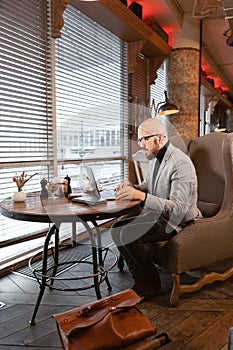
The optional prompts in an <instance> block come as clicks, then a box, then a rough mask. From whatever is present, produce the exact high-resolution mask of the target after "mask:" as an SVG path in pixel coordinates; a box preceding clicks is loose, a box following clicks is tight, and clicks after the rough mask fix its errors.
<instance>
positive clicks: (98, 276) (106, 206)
mask: <svg viewBox="0 0 233 350" xmlns="http://www.w3.org/2000/svg"><path fill="white" fill-rule="evenodd" d="M140 208H141V204H140V201H115V200H113V201H112V200H111V201H106V203H103V204H99V205H96V206H88V205H86V204H78V203H74V202H72V200H71V199H67V198H66V197H65V196H63V197H59V198H55V199H54V200H52V199H44V198H41V196H40V194H38V193H30V194H27V197H26V200H25V201H24V202H14V201H13V200H12V199H11V198H6V199H5V200H3V201H2V202H1V203H0V212H1V213H2V215H4V216H6V217H8V218H11V219H14V220H23V221H32V222H44V223H45V222H47V223H51V224H52V225H51V228H50V229H49V231H48V233H47V235H46V237H45V241H44V245H43V252H42V269H41V272H40V273H39V272H38V271H33V272H34V275H35V276H36V278H37V281H38V282H39V284H40V292H39V295H38V298H37V301H36V304H35V308H34V312H33V315H32V318H31V320H30V324H35V317H36V314H37V311H38V309H39V306H40V303H41V300H42V297H43V294H44V291H45V287H46V286H49V288H55V287H54V286H53V283H54V280H56V272H57V268H58V266H59V228H60V225H61V224H62V223H65V222H69V223H73V224H75V223H77V222H81V223H82V224H83V226H84V227H85V229H86V231H87V233H88V235H89V239H90V242H91V247H92V262H91V264H92V266H93V275H91V276H88V277H92V278H93V285H91V286H90V288H91V287H94V288H95V292H96V296H97V298H98V299H100V298H101V293H100V289H99V286H100V283H102V282H103V281H104V280H105V281H106V283H107V285H108V288H109V289H111V285H110V283H109V281H108V278H107V271H106V270H105V269H104V262H103V258H102V251H103V248H102V244H101V233H100V230H99V226H98V224H97V221H98V220H106V219H113V218H117V217H120V216H122V215H126V214H128V213H132V212H134V211H135V212H138V211H140ZM90 223H92V224H93V225H94V228H95V233H96V234H94V233H93V230H92V229H91V227H90ZM52 235H54V237H55V239H54V257H53V258H54V266H53V271H52V275H51V273H50V272H49V275H48V268H47V265H48V249H49V243H50V240H51V236H52ZM73 244H75V239H74V237H73ZM32 259H33V258H31V259H30V261H29V265H30V264H31V261H32ZM75 262H76V263H77V261H75ZM79 262H80V261H79ZM50 270H51V268H50ZM38 276H39V277H38ZM81 278H83V277H81ZM86 278H87V277H86ZM77 279H79V278H77ZM48 281H49V285H48ZM55 289H57V288H55ZM81 289H82V288H77V289H72V290H81ZM62 290H64V289H62Z"/></svg>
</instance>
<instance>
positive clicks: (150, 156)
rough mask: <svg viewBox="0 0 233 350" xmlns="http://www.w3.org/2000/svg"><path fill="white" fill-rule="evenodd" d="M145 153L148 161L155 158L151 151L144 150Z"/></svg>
mask: <svg viewBox="0 0 233 350" xmlns="http://www.w3.org/2000/svg"><path fill="white" fill-rule="evenodd" d="M144 153H145V156H146V158H147V159H148V160H152V159H154V158H155V156H154V154H153V153H152V152H151V151H149V150H144Z"/></svg>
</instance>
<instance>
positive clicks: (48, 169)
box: [0, 0, 128, 263]
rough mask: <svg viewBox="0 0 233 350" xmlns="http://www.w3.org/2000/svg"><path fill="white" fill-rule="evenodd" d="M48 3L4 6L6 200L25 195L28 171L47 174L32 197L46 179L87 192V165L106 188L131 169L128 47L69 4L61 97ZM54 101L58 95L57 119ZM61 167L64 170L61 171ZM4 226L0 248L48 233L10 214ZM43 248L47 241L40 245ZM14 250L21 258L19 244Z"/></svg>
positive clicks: (1, 144) (59, 42) (60, 44)
mask: <svg viewBox="0 0 233 350" xmlns="http://www.w3.org/2000/svg"><path fill="white" fill-rule="evenodd" d="M48 3H49V1H48V2H47V1H44V0H30V1H23V2H20V5H19V2H18V1H17V0H12V1H10V2H9V1H7V0H2V1H1V2H0V25H1V30H0V39H1V40H0V63H1V71H0V91H1V104H2V111H1V120H0V149H1V154H0V161H1V170H0V175H1V176H0V185H1V186H0V200H1V199H3V198H5V197H7V196H10V195H11V193H12V192H13V191H16V190H17V188H16V185H15V184H14V183H13V181H12V180H11V179H12V177H13V176H15V174H16V173H17V174H20V173H21V172H22V171H26V172H27V173H28V174H33V173H35V172H38V169H39V172H40V175H38V176H35V177H33V178H32V180H30V182H28V183H27V184H26V185H25V192H30V191H38V190H40V180H41V179H42V178H43V177H45V178H47V179H52V178H53V177H54V176H57V175H58V176H65V175H66V174H69V175H70V176H71V178H72V183H71V185H72V186H74V187H75V186H80V179H81V176H80V174H81V173H82V169H81V168H82V167H81V166H80V164H82V161H84V160H85V161H88V162H89V163H90V165H91V166H92V167H93V168H94V171H95V173H96V176H97V179H99V180H100V181H102V183H103V184H106V185H109V184H110V183H112V184H113V183H117V182H119V181H120V180H122V179H123V176H124V175H126V174H127V170H128V167H127V166H125V160H126V158H127V155H128V146H127V144H128V142H127V141H128V123H127V118H128V105H127V103H128V102H127V98H128V96H127V95H128V81H127V45H126V44H125V43H124V42H123V41H122V40H120V39H119V38H117V37H116V36H115V35H113V34H112V33H111V32H109V31H108V30H105V29H104V28H102V27H101V26H100V25H98V24H97V23H96V22H94V21H92V20H91V19H89V18H88V17H86V16H85V15H83V14H81V13H80V12H79V11H78V10H77V9H75V8H74V7H72V6H71V5H69V6H68V7H67V9H66V11H65V14H64V16H65V26H64V28H63V33H62V38H61V39H56V41H55V46H56V48H55V55H56V66H55V70H56V91H52V86H53V84H52V73H51V72H52V65H53V63H54V62H53V61H52V55H51V51H52V50H51V41H50V37H49V33H50V28H49V23H50V19H49V7H48V6H47V5H48ZM28 14H30V16H29V15H28ZM52 96H56V121H54V120H53V113H52V112H53V111H52V106H53V101H52ZM54 124H56V125H57V135H56V138H55V139H54V137H53V135H54V134H53V125H54ZM56 139H57V150H56V151H57V152H54V144H55V140H56ZM56 155H57V158H56ZM57 161H58V169H56V168H55V169H53V164H56V163H57ZM0 224H1V232H0V242H3V241H7V240H11V239H12V240H14V239H16V238H19V237H25V236H29V235H30V236H31V235H32V234H33V233H35V234H36V233H38V232H41V231H42V230H45V228H47V225H46V224H36V223H30V222H23V221H21V222H20V221H14V220H10V219H7V218H5V217H3V216H2V215H1V216H0ZM64 231H65V229H64ZM40 244H41V240H37V242H33V246H36V245H40ZM31 245H32V244H31ZM31 245H30V244H29V243H28V242H27V243H26V242H25V243H22V244H20V245H17V248H18V247H19V250H20V252H23V253H24V252H25V251H27V250H29V249H30V247H31ZM12 250H13V251H12V256H13V254H15V252H16V248H15V246H14V248H13V249H12ZM3 251H4V253H3V254H1V257H2V258H4V259H5V257H6V254H5V248H2V250H1V252H3ZM7 254H9V251H8V252H7ZM10 254H11V252H10ZM10 258H11V256H9V259H10ZM0 263H1V261H0Z"/></svg>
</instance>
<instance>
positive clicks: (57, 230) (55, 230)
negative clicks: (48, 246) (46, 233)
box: [50, 225, 59, 287]
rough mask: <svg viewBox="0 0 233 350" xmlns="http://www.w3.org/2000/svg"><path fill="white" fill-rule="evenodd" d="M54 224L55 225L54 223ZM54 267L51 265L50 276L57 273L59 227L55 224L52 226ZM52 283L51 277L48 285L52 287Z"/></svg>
mask: <svg viewBox="0 0 233 350" xmlns="http://www.w3.org/2000/svg"><path fill="white" fill-rule="evenodd" d="M54 226H55V225H54ZM54 234H55V237H54V256H53V258H54V267H53V274H52V277H55V276H56V273H57V268H58V262H59V227H58V225H56V227H55V228H54ZM53 283H54V278H52V279H51V281H50V286H51V287H52V286H53Z"/></svg>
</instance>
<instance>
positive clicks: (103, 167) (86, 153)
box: [56, 5, 128, 186]
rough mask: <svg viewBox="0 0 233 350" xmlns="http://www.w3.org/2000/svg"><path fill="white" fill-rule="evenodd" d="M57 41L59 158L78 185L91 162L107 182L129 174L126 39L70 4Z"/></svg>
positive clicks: (96, 171) (99, 177)
mask: <svg viewBox="0 0 233 350" xmlns="http://www.w3.org/2000/svg"><path fill="white" fill-rule="evenodd" d="M64 20H65V25H64V27H63V29H62V37H61V38H60V39H57V40H56V110H57V141H58V160H59V161H60V163H65V166H64V165H63V167H64V170H63V169H61V168H60V169H59V170H60V172H61V173H62V174H63V175H65V174H66V173H67V172H68V173H69V176H71V178H72V185H73V186H76V185H78V182H77V181H78V178H77V174H78V173H79V172H80V169H79V164H78V163H75V161H82V160H85V162H89V163H90V164H91V165H92V167H94V168H95V169H94V170H95V174H96V176H97V179H98V180H100V181H101V182H102V183H104V182H106V183H107V182H109V181H111V180H113V178H115V181H117V182H118V181H120V180H121V178H122V175H123V172H124V162H122V159H123V158H124V157H125V156H126V155H127V150H128V148H127V140H128V125H127V117H128V114H127V113H128V107H127V103H128V101H127V100H128V96H127V95H128V91H127V89H128V87H127V47H126V44H125V43H124V42H122V40H121V39H119V38H118V37H117V36H115V35H114V34H112V33H111V32H110V31H109V30H106V29H105V28H103V27H102V26H101V25H99V24H98V23H96V22H95V21H93V20H92V19H91V18H88V17H87V16H86V15H84V14H82V13H81V12H80V11H79V10H77V9H76V8H75V7H73V6H71V5H69V6H68V7H67V9H66V11H65V14H64Z"/></svg>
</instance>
